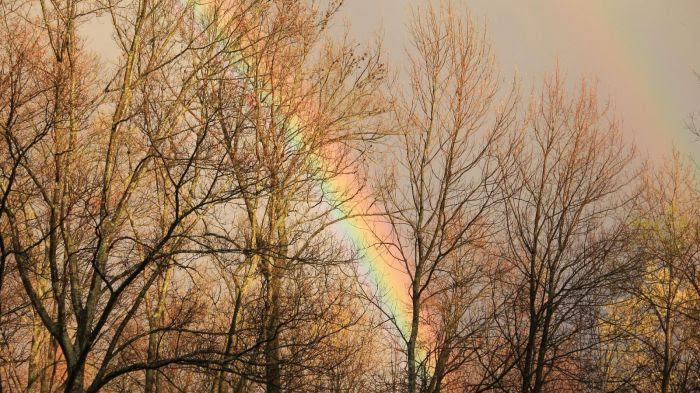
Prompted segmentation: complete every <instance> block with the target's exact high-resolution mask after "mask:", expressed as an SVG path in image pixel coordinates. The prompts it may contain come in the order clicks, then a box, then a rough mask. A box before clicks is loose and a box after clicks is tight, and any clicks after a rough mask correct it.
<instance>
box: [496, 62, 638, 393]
mask: <svg viewBox="0 0 700 393" xmlns="http://www.w3.org/2000/svg"><path fill="white" fill-rule="evenodd" d="M519 137H520V142H519V144H520V146H519V147H518V148H517V149H514V150H512V151H511V154H512V155H511V157H510V159H512V160H513V161H514V163H515V166H514V169H513V171H512V172H511V173H504V177H503V179H504V180H503V182H502V183H501V192H502V193H503V198H502V201H503V203H502V209H503V210H502V214H503V226H504V233H503V240H502V243H501V244H502V247H503V251H502V252H501V259H502V264H503V268H504V271H503V274H501V275H500V278H499V281H500V284H499V285H500V286H501V289H500V291H499V292H500V293H502V296H504V297H505V299H506V300H505V304H504V308H503V310H502V313H500V314H499V316H498V323H499V327H500V330H501V332H502V333H501V334H502V336H503V337H504V338H505V340H506V342H507V343H508V344H509V346H510V347H511V352H512V353H513V354H514V356H513V358H514V359H515V360H514V366H515V368H516V369H517V375H512V377H511V378H509V379H507V381H506V382H507V383H509V384H511V385H509V384H506V385H504V386H508V387H507V388H506V389H516V388H517V389H520V391H522V392H541V391H544V390H550V389H565V388H571V385H568V387H567V385H566V384H567V383H568V384H571V383H574V381H575V380H576V377H575V376H576V375H577V374H580V373H581V370H579V369H578V368H579V365H577V364H576V362H574V361H573V359H575V356H574V355H575V354H576V353H581V351H586V350H587V348H586V347H585V345H586V344H585V343H583V344H582V343H581V341H580V338H581V337H582V335H583V333H585V332H586V331H587V330H588V329H589V328H591V327H594V326H595V310H596V306H597V305H600V304H602V302H604V299H605V296H606V295H607V291H606V288H607V287H609V286H610V284H611V283H612V282H614V281H615V280H617V279H618V278H619V277H621V276H620V274H622V273H624V272H625V266H624V264H621V263H619V257H618V256H619V255H620V253H621V251H622V246H623V244H624V240H625V236H624V235H625V231H624V228H625V227H624V225H623V224H624V220H623V219H624V215H623V214H621V213H622V211H621V208H622V207H624V206H625V203H626V202H627V201H628V198H624V193H623V191H624V190H625V187H626V186H627V185H628V183H629V177H628V171H627V170H626V169H627V167H628V164H629V162H630V160H631V157H632V155H631V151H630V150H629V149H627V148H625V146H624V144H623V143H622V142H621V140H620V133H619V124H618V123H617V122H615V121H614V120H609V119H608V118H607V117H606V111H605V108H601V107H600V106H599V103H598V99H597V97H596V92H595V90H594V89H592V88H591V87H590V86H589V85H588V84H586V83H585V82H583V83H582V84H581V88H580V91H579V92H578V93H577V94H576V95H575V96H574V97H569V96H567V95H566V93H565V89H564V86H563V81H562V80H561V78H560V74H559V72H558V70H557V72H556V73H555V75H554V76H553V77H550V78H548V79H546V81H545V83H544V87H543V88H542V91H541V93H539V94H538V95H536V96H534V97H533V99H532V102H531V105H530V109H529V111H528V114H527V117H526V119H525V121H524V124H523V127H522V131H521V132H520V135H519ZM508 168H510V167H508ZM509 170H510V169H509ZM501 291H502V292H501Z"/></svg>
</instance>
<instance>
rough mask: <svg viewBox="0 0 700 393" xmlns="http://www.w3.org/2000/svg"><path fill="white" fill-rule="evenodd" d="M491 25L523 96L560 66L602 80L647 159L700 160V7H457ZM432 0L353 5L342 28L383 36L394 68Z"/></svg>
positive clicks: (491, 2) (677, 1)
mask: <svg viewBox="0 0 700 393" xmlns="http://www.w3.org/2000/svg"><path fill="white" fill-rule="evenodd" d="M454 1H455V4H456V5H457V6H459V7H467V8H468V9H469V10H470V11H471V13H472V15H473V17H474V18H475V19H476V20H477V21H480V22H482V23H483V22H485V23H486V24H487V31H488V36H489V38H490V39H491V41H492V43H493V45H494V50H495V55H496V57H497V61H498V63H499V65H500V70H501V74H502V75H503V76H504V77H507V76H512V75H513V74H514V73H515V72H516V71H517V72H518V74H519V76H520V79H521V81H522V84H523V92H524V93H528V92H529V91H530V87H532V86H533V83H535V82H538V81H541V79H542V77H543V76H544V74H545V73H548V72H551V71H552V70H553V69H554V67H555V64H556V60H557V58H558V59H559V63H560V66H561V70H562V71H563V73H564V74H565V75H566V77H567V79H568V80H570V81H575V80H578V79H580V78H581V77H583V76H585V77H587V78H594V79H596V80H597V81H598V87H599V91H600V94H601V96H603V98H606V97H610V98H611V99H612V100H613V103H614V105H615V112H616V113H617V114H618V116H619V117H621V118H622V120H623V124H624V127H623V128H624V131H625V134H626V135H627V136H629V137H630V138H631V139H632V140H634V141H635V142H636V144H637V146H638V148H639V152H640V153H641V154H642V155H646V154H647V153H648V154H649V155H651V156H656V157H658V156H660V155H663V154H665V153H667V152H669V151H670V149H671V147H672V146H673V145H675V146H676V147H677V148H678V149H679V150H681V151H682V152H685V153H689V154H691V155H693V156H694V157H695V158H696V159H698V158H700V141H694V140H693V138H692V137H691V136H690V133H689V132H688V131H687V129H686V125H685V124H686V122H687V121H688V118H689V115H690V114H691V113H696V114H697V113H698V112H700V81H699V80H698V78H697V76H696V75H695V74H694V71H696V72H700V0H668V1H665V0H655V1H651V0H585V1H584V0H577V1H574V0H510V1H506V0H454ZM426 2H427V0H346V1H345V5H344V8H343V9H342V12H341V19H342V20H341V21H339V22H338V23H339V24H342V22H343V21H346V22H347V23H349V25H350V33H351V36H352V37H354V38H356V39H358V40H361V41H366V40H368V39H371V37H372V36H373V35H374V34H376V33H378V32H380V33H382V32H383V42H384V47H385V49H386V52H387V59H388V62H389V64H390V65H391V66H396V65H398V64H399V63H400V62H401V59H402V57H403V55H404V53H405V52H404V48H405V45H407V44H408V40H407V38H408V34H407V22H408V18H409V17H410V14H411V6H413V5H421V4H425V3H426Z"/></svg>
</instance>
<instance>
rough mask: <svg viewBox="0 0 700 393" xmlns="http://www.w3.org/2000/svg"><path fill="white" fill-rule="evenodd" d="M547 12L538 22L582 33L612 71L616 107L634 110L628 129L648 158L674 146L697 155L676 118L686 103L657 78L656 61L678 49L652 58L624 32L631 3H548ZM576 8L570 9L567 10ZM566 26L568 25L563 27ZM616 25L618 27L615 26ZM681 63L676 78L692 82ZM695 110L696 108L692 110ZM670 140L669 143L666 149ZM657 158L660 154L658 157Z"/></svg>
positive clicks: (689, 71)
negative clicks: (682, 76)
mask: <svg viewBox="0 0 700 393" xmlns="http://www.w3.org/2000/svg"><path fill="white" fill-rule="evenodd" d="M548 5H551V7H545V8H544V17H546V18H548V19H549V20H552V21H557V22H556V23H557V26H560V28H562V29H570V28H571V27H572V26H571V24H572V23H573V24H574V25H575V27H576V28H577V30H576V31H579V30H583V31H585V32H586V34H588V35H589V37H588V38H587V40H588V41H589V42H592V43H595V45H596V46H595V56H599V57H600V58H603V59H606V61H607V62H608V63H609V64H610V66H611V67H612V68H613V69H614V70H615V74H614V75H615V78H617V79H619V81H616V82H615V83H616V84H617V85H618V86H619V87H618V88H617V89H618V90H621V91H622V95H623V96H621V97H619V99H618V102H620V100H622V99H624V104H625V105H627V106H630V105H631V106H634V107H635V108H636V109H635V112H634V115H635V117H636V119H635V123H633V125H634V126H636V127H637V128H639V129H638V130H636V131H641V133H640V135H639V136H640V137H641V140H640V141H638V142H642V146H643V147H645V149H651V150H650V151H648V153H650V154H651V155H652V156H657V157H660V156H663V157H665V156H666V155H667V154H668V153H667V150H666V149H667V147H668V146H670V145H671V144H673V145H675V147H676V148H679V149H680V150H681V151H685V152H686V153H689V154H691V156H695V157H697V156H699V155H700V150H699V149H700V144H698V143H692V141H691V139H692V138H691V135H690V133H689V132H688V130H687V129H686V127H685V124H684V121H685V120H686V116H688V115H689V113H688V114H685V113H679V112H680V111H679V108H683V107H685V106H686V105H687V103H684V102H680V100H679V95H678V94H677V93H676V92H674V91H673V88H672V86H670V85H669V83H667V81H666V80H665V79H664V78H660V77H659V76H660V75H665V74H666V73H667V72H668V70H664V69H663V68H662V63H661V60H660V59H663V58H668V57H669V56H678V53H679V52H681V53H682V52H683V51H682V49H681V48H680V47H678V46H676V45H675V44H674V43H673V42H668V46H667V48H668V49H673V50H676V52H674V53H672V52H670V51H669V52H666V53H656V52H655V51H652V47H650V46H649V45H647V44H646V43H645V41H644V40H640V38H639V37H638V36H635V35H634V31H630V30H629V29H625V28H624V26H625V23H622V22H623V21H624V20H625V19H629V18H630V14H629V13H630V12H631V11H630V9H629V8H633V6H634V5H636V4H635V3H634V2H627V3H622V2H615V1H592V2H588V3H585V4H583V3H582V4H572V3H570V2H557V1H554V2H551V3H548ZM573 7H576V8H575V9H572V8H573ZM567 25H568V26H567ZM621 26H622V27H621ZM688 60H689V62H688V63H687V64H686V63H684V62H677V63H678V64H679V65H680V66H679V68H678V69H677V72H679V74H683V73H686V77H688V78H692V67H693V66H697V65H696V64H691V63H690V59H689V58H688ZM692 110H697V109H692ZM666 140H670V141H671V143H670V144H668V145H667V144H666V143H664V142H667V141H666ZM660 153H661V154H660Z"/></svg>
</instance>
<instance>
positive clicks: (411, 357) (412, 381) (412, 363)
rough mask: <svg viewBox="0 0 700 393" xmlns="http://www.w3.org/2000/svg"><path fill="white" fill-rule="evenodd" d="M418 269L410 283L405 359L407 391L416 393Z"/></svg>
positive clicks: (418, 313)
mask: <svg viewBox="0 0 700 393" xmlns="http://www.w3.org/2000/svg"><path fill="white" fill-rule="evenodd" d="M420 276H421V274H420V270H419V269H416V274H415V277H414V280H413V283H412V295H411V297H412V298H411V303H412V304H411V305H412V309H411V311H412V314H413V315H412V316H411V335H410V337H409V339H408V343H407V345H406V352H407V354H406V355H407V360H408V365H407V368H408V393H416V388H417V386H416V385H417V380H418V371H417V370H416V341H417V340H418V328H419V326H420V294H419V290H420V284H419V283H420V279H421V277H420Z"/></svg>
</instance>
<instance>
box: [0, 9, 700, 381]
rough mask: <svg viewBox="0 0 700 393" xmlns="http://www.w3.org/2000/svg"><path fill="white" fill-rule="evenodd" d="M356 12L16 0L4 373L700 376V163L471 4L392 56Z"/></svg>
mask: <svg viewBox="0 0 700 393" xmlns="http://www.w3.org/2000/svg"><path fill="white" fill-rule="evenodd" d="M341 7H342V1H340V0H330V1H311V0H309V1H292V0H226V1H223V0H212V1H206V2H198V1H178V0H2V2H0V12H1V17H0V30H1V31H2V32H1V33H0V134H1V138H0V392H41V393H46V392H74V393H78V392H80V393H82V392H97V391H105V392H122V391H129V392H130V391H144V392H150V393H155V392H159V393H164V392H212V393H225V392H228V393H233V392H263V391H264V392H269V393H273V392H338V393H340V392H409V393H417V392H425V393H438V392H515V391H518V392H528V393H539V392H568V391H570V392H574V391H576V392H578V391H591V392H598V391H604V392H656V391H661V392H663V393H669V392H689V391H694V390H697V389H700V329H699V328H700V276H699V274H700V210H699V209H700V184H699V182H698V179H697V175H696V174H697V168H698V167H697V162H694V161H693V157H685V156H683V155H682V154H681V153H679V152H677V151H673V152H669V154H668V156H666V157H665V158H664V159H663V160H656V161H649V162H644V161H643V160H642V159H641V157H639V155H638V154H636V153H635V150H634V148H633V147H632V146H631V145H630V144H629V143H627V142H626V141H625V140H624V138H623V137H622V124H621V121H620V120H619V118H617V117H616V116H615V114H614V113H613V111H612V110H611V108H610V105H609V104H608V103H607V102H605V101H604V100H601V98H600V97H599V94H598V92H597V91H596V87H595V84H592V83H590V82H587V81H585V80H582V81H581V82H580V83H578V84H571V83H570V82H569V81H567V79H566V78H565V76H564V73H563V72H562V71H560V70H559V69H558V67H557V68H556V70H555V71H554V72H552V73H551V74H549V75H548V76H546V77H545V78H544V80H543V81H542V82H541V83H539V84H538V85H537V86H535V87H533V88H532V89H531V90H530V91H529V92H526V93H524V92H523V88H522V86H521V83H520V82H519V81H518V80H517V79H510V78H508V77H506V76H504V75H502V74H501V73H499V70H498V68H497V63H496V59H495V57H494V55H493V51H492V48H491V46H490V43H489V41H488V38H487V35H486V33H485V29H484V28H483V27H482V26H480V25H479V24H478V23H476V22H474V20H473V19H472V18H471V17H470V15H469V13H468V12H466V11H465V10H463V9H462V8H460V7H459V4H458V3H452V2H437V3H431V4H428V5H426V6H423V7H418V8H416V9H415V10H414V11H413V18H412V20H411V23H410V24H409V25H408V26H407V29H409V31H410V43H409V45H408V49H407V58H406V61H405V63H402V64H395V65H391V66H387V65H385V63H384V57H383V56H384V55H383V53H382V50H381V45H380V44H375V45H369V46H366V47H365V46H362V45H359V44H357V43H356V42H353V41H352V40H351V39H349V38H348V37H347V35H345V36H343V35H342V34H339V33H338V29H337V20H338V11H339V9H340V8H341ZM96 24H99V25H100V26H102V28H104V29H106V30H105V31H106V32H104V31H102V30H98V29H96V28H95V26H96ZM97 31H100V32H97ZM93 39H97V40H99V42H100V43H101V45H102V44H104V45H105V46H106V47H109V48H110V49H109V53H112V52H113V53H112V54H110V55H109V56H105V55H104V54H98V53H95V52H94V50H92V49H90V48H89V47H90V45H89V42H90V41H91V40H93ZM689 128H690V132H695V133H697V127H694V126H693V124H691V125H690V127H689ZM341 183H342V184H343V185H344V186H343V187H334V186H333V185H337V184H341ZM360 206H370V208H360ZM358 217H359V218H363V219H366V220H368V222H372V223H373V226H376V227H377V228H382V230H379V229H377V231H376V233H373V232H371V231H367V233H365V234H363V236H365V237H366V238H367V239H368V242H369V244H367V245H364V246H363V247H357V245H353V244H351V243H350V242H348V241H346V239H344V237H343V236H342V233H340V232H342V231H341V230H340V229H339V225H340V224H342V223H343V222H345V221H347V220H349V219H351V218H358ZM368 248H372V249H373V251H375V253H369V252H368V251H369V250H368ZM376 253H380V254H381V255H384V256H386V258H387V259H390V260H391V261H392V265H391V269H392V270H395V271H396V273H397V274H399V275H400V276H401V277H405V279H406V280H405V281H406V282H407V285H406V287H405V288H391V289H390V290H393V291H398V292H399V293H400V294H402V295H405V296H404V297H403V298H404V299H405V301H404V302H405V304H401V305H399V306H398V307H389V306H388V305H387V304H386V302H385V296H384V295H385V294H384V293H382V289H381V288H378V287H376V285H375V283H373V282H372V281H371V280H370V279H369V278H368V272H367V271H365V269H363V265H362V263H363V262H362V261H363V260H365V259H366V258H368V257H369V255H376ZM384 290H386V288H385V289H384ZM399 313H401V314H405V315H407V316H408V317H407V318H405V320H406V323H402V322H401V321H402V318H399V317H400V316H399V315H397V314H399Z"/></svg>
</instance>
